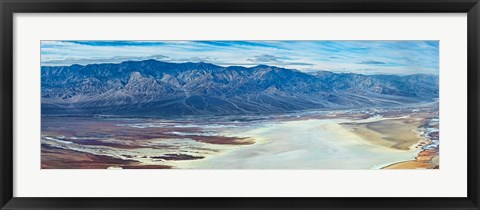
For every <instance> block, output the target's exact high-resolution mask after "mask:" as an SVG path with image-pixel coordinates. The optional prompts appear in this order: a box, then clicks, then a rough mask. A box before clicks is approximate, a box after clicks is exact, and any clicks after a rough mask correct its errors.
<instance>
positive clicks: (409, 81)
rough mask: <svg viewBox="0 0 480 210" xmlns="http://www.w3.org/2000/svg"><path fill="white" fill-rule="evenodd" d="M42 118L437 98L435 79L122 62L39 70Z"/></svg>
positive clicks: (394, 103)
mask: <svg viewBox="0 0 480 210" xmlns="http://www.w3.org/2000/svg"><path fill="white" fill-rule="evenodd" d="M41 84H42V86H41V95H42V114H114V115H140V116H173V115H206V114H220V115H223V114H256V113H260V114H262V113H267V114H268V113H283V112H290V111H298V110H310V109H320V110H328V109H348V108H363V107H389V106H398V105H403V104H409V103H418V102H423V101H432V100H433V99H435V98H438V94H439V88H438V75H425V74H414V75H406V76H400V75H362V74H355V73H334V72H329V71H317V72H313V73H305V72H302V71H298V70H294V69H285V68H279V67H275V66H267V65H258V66H254V67H241V66H229V67H222V66H218V65H214V64H210V63H203V62H200V63H168V62H162V61H158V60H144V61H125V62H122V63H118V64H89V65H85V66H82V65H71V66H42V67H41Z"/></svg>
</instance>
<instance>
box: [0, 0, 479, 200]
mask: <svg viewBox="0 0 480 210" xmlns="http://www.w3.org/2000/svg"><path fill="white" fill-rule="evenodd" d="M0 7H1V34H0V36H1V43H0V46H1V56H0V64H1V85H0V88H1V90H0V100H1V105H0V106H1V112H0V118H1V124H2V125H1V128H0V133H1V144H0V157H1V164H0V186H1V192H0V206H1V209H72V208H75V209H311V208H315V209H386V208H390V209H479V194H478V191H479V182H478V179H479V173H478V172H479V162H478V159H479V155H478V153H479V152H480V148H479V144H478V137H479V135H478V133H479V131H480V127H479V124H478V119H479V104H478V101H479V97H478V95H479V94H480V92H479V87H480V86H479V81H480V78H479V75H480V74H479V70H480V69H479V60H480V57H479V56H480V53H479V50H480V47H479V35H480V34H479V32H480V29H479V20H480V17H479V13H480V4H479V1H478V0H403V1H402V0H383V1H379V0H336V1H331V0H297V1H296V0H229V1H225V0H223V1H222V0H84V1H79V0H70V1H68V0H0ZM130 12H134V13H187V12H188V13H190V12H192V13H202V12H213V13H219V12H221V13H249V12H252V13H257V12H266V13H279V12H295V13H307V12H309V13H440V12H441V13H467V14H468V16H467V17H468V40H467V41H468V151H467V154H468V163H467V165H468V180H467V181H468V189H467V191H468V192H467V193H468V196H467V197H465V198H414V197H408V198H406V197H404V198H360V197H358V198H40V197H38V198H25V197H20V198H18V197H13V182H14V179H15V177H14V176H13V140H14V136H13V121H14V120H15V119H13V114H12V113H13V110H14V109H15V104H13V93H14V92H13V91H14V90H13V40H14V37H13V15H14V13H130ZM445 181H446V182H448V181H451V180H445Z"/></svg>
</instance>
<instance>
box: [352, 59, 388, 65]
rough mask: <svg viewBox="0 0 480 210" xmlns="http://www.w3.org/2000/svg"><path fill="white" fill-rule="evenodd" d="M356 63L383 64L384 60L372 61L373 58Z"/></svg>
mask: <svg viewBox="0 0 480 210" xmlns="http://www.w3.org/2000/svg"><path fill="white" fill-rule="evenodd" d="M357 63H358V64H372V65H385V64H386V63H385V62H382V61H374V60H363V61H359V62H357Z"/></svg>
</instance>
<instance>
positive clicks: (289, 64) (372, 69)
mask: <svg viewBox="0 0 480 210" xmlns="http://www.w3.org/2000/svg"><path fill="white" fill-rule="evenodd" d="M438 55H439V42H438V41H102V40H100V41H85V40H83V41H75V40H73V41H42V42H41V60H42V65H71V64H81V65H85V64H91V63H119V62H122V61H126V60H145V59H156V60H161V61H167V62H209V63H214V64H217V65H240V66H253V65H259V64H267V65H275V66H279V67H285V68H295V69H298V70H302V71H315V70H329V71H336V72H358V73H364V74H378V73H382V74H415V73H426V74H438V65H439V64H438V59H439V58H438Z"/></svg>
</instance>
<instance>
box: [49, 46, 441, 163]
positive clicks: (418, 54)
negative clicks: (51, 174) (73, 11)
mask: <svg viewBox="0 0 480 210" xmlns="http://www.w3.org/2000/svg"><path fill="white" fill-rule="evenodd" d="M40 45H41V69H40V71H41V136H40V144H41V168H42V169H291V170H305V169H311V170H335V169H336V170H353V169H439V168H440V163H439V162H440V158H439V156H440V155H439V150H440V148H439V42H438V41H432V40H414V41H405V40H398V41H380V40H379V41H372V40H368V41H362V40H359V41H347V40H341V41H324V40H319V41H291V40H284V41H282V40H277V41H243V40H238V41H236V40H230V41H226V40H219V41H216V40H210V41H129V40H109V41H98V40H97V41H95V40H68V41H67V40H48V41H46V40H45V41H41V43H40Z"/></svg>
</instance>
